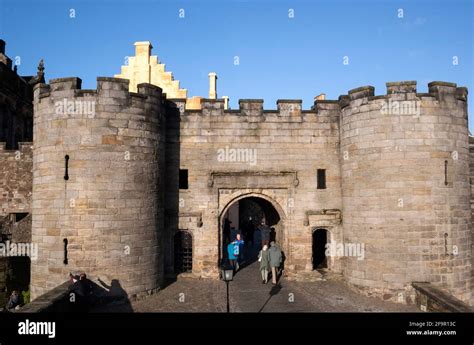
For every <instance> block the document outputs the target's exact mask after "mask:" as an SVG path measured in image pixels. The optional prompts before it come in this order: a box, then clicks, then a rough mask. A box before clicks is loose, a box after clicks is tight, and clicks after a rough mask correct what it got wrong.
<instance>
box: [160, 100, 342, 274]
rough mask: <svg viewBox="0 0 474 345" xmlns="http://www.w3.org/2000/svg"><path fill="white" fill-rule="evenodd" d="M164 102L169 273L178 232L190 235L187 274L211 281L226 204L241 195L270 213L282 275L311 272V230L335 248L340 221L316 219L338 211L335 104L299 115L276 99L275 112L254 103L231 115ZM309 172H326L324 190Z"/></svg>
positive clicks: (296, 104) (290, 103) (205, 104)
mask: <svg viewBox="0 0 474 345" xmlns="http://www.w3.org/2000/svg"><path fill="white" fill-rule="evenodd" d="M171 101H172V102H170V104H169V106H168V111H167V112H168V126H167V151H166V160H167V175H166V180H167V187H168V188H167V190H166V191H167V195H166V213H167V216H168V217H167V237H166V257H167V258H168V260H167V262H166V267H167V268H168V270H169V271H171V270H172V265H173V262H172V259H173V246H172V243H173V242H172V241H173V234H174V232H175V231H176V230H177V229H181V230H185V229H186V230H189V231H191V232H192V234H193V240H194V244H193V245H194V251H193V253H194V258H193V272H194V274H195V275H197V276H200V277H217V274H218V271H217V268H218V266H217V263H218V262H219V257H220V252H221V250H222V248H221V238H220V225H219V224H220V222H222V215H223V214H224V213H225V211H226V210H227V209H228V207H229V206H230V205H231V204H232V202H235V201H237V200H239V199H242V198H245V197H249V196H253V197H259V198H262V199H265V200H267V201H269V202H270V203H271V204H272V205H273V206H274V208H275V209H276V210H277V211H278V213H279V216H280V218H281V219H282V221H281V223H282V224H281V231H282V234H283V235H280V236H277V241H278V242H280V244H281V245H282V249H283V250H284V252H285V255H286V257H287V260H288V261H287V263H286V267H287V268H288V270H287V272H288V274H294V273H296V272H298V271H310V270H311V269H312V264H311V256H312V247H311V241H312V231H313V230H314V229H315V228H316V227H324V228H327V229H328V230H329V231H330V234H331V235H330V240H332V241H338V242H341V241H342V227H341V225H340V221H339V220H336V221H331V219H329V220H328V218H327V217H325V216H318V212H317V211H320V210H321V209H339V210H340V209H341V189H340V170H339V114H340V109H339V104H338V102H337V101H332V102H331V101H325V102H324V101H321V102H318V103H317V104H316V106H315V107H314V109H313V110H310V111H302V109H301V101H300V100H280V101H278V103H277V109H276V110H263V101H262V100H240V102H239V105H240V108H239V110H231V111H226V110H224V101H223V100H212V99H203V100H202V103H201V104H202V108H203V109H202V111H189V110H185V107H184V102H185V100H180V99H176V100H171ZM232 150H241V151H239V153H240V154H241V157H240V158H241V159H240V161H234V160H233V157H232V152H234V153H236V154H237V155H238V154H239V153H237V151H232ZM248 153H250V156H246V154H248ZM254 153H255V154H256V160H255V161H254V160H253V159H251V158H252V157H253V156H252V155H253V154H254ZM246 158H248V159H246ZM235 160H238V159H237V156H235ZM180 168H181V169H188V174H189V189H188V190H179V188H178V170H179V169H180ZM317 169H326V170H327V189H316V171H317ZM308 212H309V213H310V214H312V215H311V216H308ZM190 215H194V216H190ZM198 220H202V224H201V223H200V222H199V221H198ZM331 268H334V269H337V268H340V265H338V264H337V263H334V264H333V265H332V266H331Z"/></svg>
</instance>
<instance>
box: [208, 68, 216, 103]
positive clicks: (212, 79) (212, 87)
mask: <svg viewBox="0 0 474 345" xmlns="http://www.w3.org/2000/svg"><path fill="white" fill-rule="evenodd" d="M216 83H217V74H216V73H215V72H211V73H209V98H210V99H216V98H217V85H216Z"/></svg>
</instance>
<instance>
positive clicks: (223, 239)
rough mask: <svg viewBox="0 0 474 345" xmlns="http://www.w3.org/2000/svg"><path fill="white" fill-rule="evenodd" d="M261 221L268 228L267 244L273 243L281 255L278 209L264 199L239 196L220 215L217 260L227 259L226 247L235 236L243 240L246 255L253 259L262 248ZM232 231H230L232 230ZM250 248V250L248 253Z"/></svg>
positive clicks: (282, 237)
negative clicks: (248, 254) (278, 248)
mask: <svg viewBox="0 0 474 345" xmlns="http://www.w3.org/2000/svg"><path fill="white" fill-rule="evenodd" d="M262 221H264V222H265V224H266V225H267V226H268V227H269V228H270V234H269V238H268V239H267V241H268V242H271V241H275V242H276V243H277V244H278V245H279V246H280V248H281V249H282V250H283V251H285V231H284V221H285V215H284V213H283V211H282V210H281V208H280V207H279V205H278V204H277V203H276V202H275V201H273V200H271V199H270V198H268V197H266V196H264V195H256V194H249V195H243V196H240V197H238V198H235V199H234V200H232V201H230V202H229V203H228V204H227V205H226V207H225V208H224V209H223V211H222V212H221V216H220V231H219V246H220V260H221V262H222V260H223V259H226V258H227V245H228V243H229V242H230V241H233V240H235V238H236V235H237V234H238V233H240V234H241V236H242V237H243V239H244V242H245V243H246V246H247V250H246V252H247V253H251V257H253V258H254V259H256V254H257V253H258V251H259V250H260V249H261V247H262V239H263V240H265V235H264V236H263V238H262V227H261V225H262ZM232 228H233V229H232ZM249 248H250V250H249Z"/></svg>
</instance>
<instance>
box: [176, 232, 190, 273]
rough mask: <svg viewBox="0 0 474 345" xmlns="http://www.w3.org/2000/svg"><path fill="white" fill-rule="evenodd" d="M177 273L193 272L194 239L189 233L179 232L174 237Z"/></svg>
mask: <svg viewBox="0 0 474 345" xmlns="http://www.w3.org/2000/svg"><path fill="white" fill-rule="evenodd" d="M174 270H175V273H184V272H192V270H193V238H192V236H191V234H190V233H189V232H188V231H178V232H177V233H176V234H175V235H174Z"/></svg>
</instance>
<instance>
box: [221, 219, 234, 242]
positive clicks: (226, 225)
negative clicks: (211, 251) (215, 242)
mask: <svg viewBox="0 0 474 345" xmlns="http://www.w3.org/2000/svg"><path fill="white" fill-rule="evenodd" d="M230 224H232V222H231V221H230V220H229V219H228V218H226V219H225V220H224V231H223V235H224V236H223V237H224V244H227V243H229V242H230Z"/></svg>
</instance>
